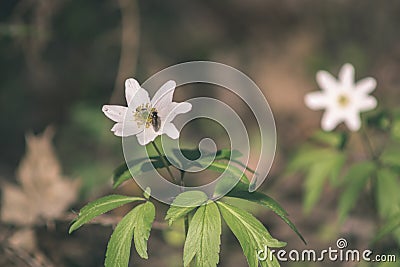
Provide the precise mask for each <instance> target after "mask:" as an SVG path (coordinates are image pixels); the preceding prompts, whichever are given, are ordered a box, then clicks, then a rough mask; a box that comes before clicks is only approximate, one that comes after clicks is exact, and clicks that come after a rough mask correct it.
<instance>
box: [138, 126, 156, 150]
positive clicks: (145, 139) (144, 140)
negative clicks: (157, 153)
mask: <svg viewBox="0 0 400 267" xmlns="http://www.w3.org/2000/svg"><path fill="white" fill-rule="evenodd" d="M158 135H159V134H158V133H156V132H154V130H153V128H151V127H150V128H145V129H144V131H142V132H141V133H139V134H138V135H136V137H137V140H138V142H139V144H140V145H142V146H145V145H147V144H148V143H150V142H151V141H154V139H156V137H157V136H158Z"/></svg>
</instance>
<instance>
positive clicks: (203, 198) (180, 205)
mask: <svg viewBox="0 0 400 267" xmlns="http://www.w3.org/2000/svg"><path fill="white" fill-rule="evenodd" d="M207 200H208V197H207V195H206V194H204V193H203V192H202V191H188V192H184V193H181V194H179V195H178V196H177V197H176V198H175V200H174V201H173V202H172V205H171V206H170V208H169V209H168V211H167V216H166V217H165V220H167V221H168V224H169V225H171V224H172V223H173V222H174V221H175V220H177V219H179V218H182V217H183V216H185V215H186V214H188V213H189V212H191V211H192V210H194V209H195V208H196V207H198V206H200V205H202V204H204V203H205V202H207Z"/></svg>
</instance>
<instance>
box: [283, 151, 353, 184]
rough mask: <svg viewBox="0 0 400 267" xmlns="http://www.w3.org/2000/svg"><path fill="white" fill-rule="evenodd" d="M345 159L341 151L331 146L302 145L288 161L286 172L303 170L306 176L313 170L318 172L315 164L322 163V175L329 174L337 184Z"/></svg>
mask: <svg viewBox="0 0 400 267" xmlns="http://www.w3.org/2000/svg"><path fill="white" fill-rule="evenodd" d="M345 161H346V155H345V154H344V153H343V152H342V151H338V150H336V149H332V148H320V147H314V146H304V147H303V148H302V149H300V150H299V151H298V152H297V153H296V155H295V157H294V158H293V159H292V160H291V161H290V163H289V166H288V169H287V173H288V174H290V173H294V172H304V173H306V176H313V175H312V174H313V173H314V172H319V170H318V169H319V167H315V166H316V165H321V164H322V165H324V166H325V168H326V171H325V174H324V176H329V177H330V179H331V182H332V183H333V184H334V185H337V184H338V177H339V174H340V171H341V169H342V166H343V164H344V163H345ZM306 179H307V178H306ZM314 179H316V178H314Z"/></svg>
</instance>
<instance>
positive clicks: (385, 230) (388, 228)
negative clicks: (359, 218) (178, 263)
mask: <svg viewBox="0 0 400 267" xmlns="http://www.w3.org/2000/svg"><path fill="white" fill-rule="evenodd" d="M399 227H400V212H399V213H397V214H395V215H393V216H392V217H391V218H390V219H389V220H388V221H387V222H386V223H385V225H384V226H383V227H382V228H381V229H380V230H379V232H378V233H377V234H376V236H375V238H374V240H373V241H372V243H375V242H377V241H378V240H380V239H382V238H383V237H384V236H386V235H388V234H390V233H392V232H393V231H394V230H396V229H397V228H399Z"/></svg>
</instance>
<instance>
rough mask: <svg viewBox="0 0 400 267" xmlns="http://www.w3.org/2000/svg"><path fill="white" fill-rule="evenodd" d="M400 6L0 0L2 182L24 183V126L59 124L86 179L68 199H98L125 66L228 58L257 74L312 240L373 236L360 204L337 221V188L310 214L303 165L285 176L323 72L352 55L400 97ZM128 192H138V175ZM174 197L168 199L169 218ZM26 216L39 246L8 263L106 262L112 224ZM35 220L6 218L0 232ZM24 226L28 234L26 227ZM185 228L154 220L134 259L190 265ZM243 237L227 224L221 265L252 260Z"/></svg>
mask: <svg viewBox="0 0 400 267" xmlns="http://www.w3.org/2000/svg"><path fill="white" fill-rule="evenodd" d="M399 14H400V2H399V1H395V0H391V1H390V0H389V1H372V0H354V1H345V0H336V1H317V0H305V1H295V0H283V1H262V0H249V1H239V0H231V1H227V0H222V1H212V0H204V1H183V0H181V1H160V0H158V1H156V0H146V1H145V0H143V1H133V0H132V1H131V0H118V1H117V0H114V1H113V0H104V1H103V0H100V1H98V0H96V1H95V0H87V1H76V0H59V1H53V0H21V1H11V0H2V1H1V3H0V51H1V57H0V58H1V60H0V110H1V112H0V122H1V124H0V136H1V138H0V147H1V153H0V179H1V182H2V183H3V182H6V183H12V184H14V185H17V182H16V181H18V179H19V178H18V175H17V174H16V173H17V168H18V164H19V163H20V161H21V159H22V158H23V155H24V154H25V152H26V149H27V147H26V139H25V135H26V133H28V132H33V133H40V132H43V131H44V130H45V128H46V127H47V126H48V125H53V127H54V129H55V136H54V140H53V141H54V151H55V154H56V155H57V157H58V159H59V164H60V166H61V168H62V173H63V174H64V175H65V176H68V177H72V179H75V180H79V181H80V187H79V188H80V189H79V192H78V193H77V196H76V198H75V200H74V201H71V202H68V203H69V206H70V207H72V208H74V209H75V210H77V209H79V208H80V207H82V205H83V204H84V203H86V202H87V201H88V200H90V199H93V198H95V197H97V196H100V195H104V194H106V193H109V192H111V186H110V175H111V172H112V170H113V168H114V167H115V166H116V164H118V163H120V162H123V155H122V149H121V146H120V139H119V138H116V137H114V136H113V135H112V134H111V132H109V129H110V128H111V125H112V123H111V122H110V121H109V120H108V119H106V118H105V117H104V116H103V114H102V113H101V106H102V105H103V104H106V103H110V102H111V103H119V104H122V103H124V96H123V93H124V90H123V82H124V80H125V78H127V77H135V78H137V79H138V81H140V82H143V81H144V80H146V79H147V78H148V77H149V76H151V75H152V74H154V73H156V72H157V71H159V70H162V69H163V68H165V67H168V66H170V65H174V64H176V63H181V62H185V61H190V60H211V61H217V62H221V63H225V64H228V65H231V66H233V67H235V68H237V69H239V70H241V71H243V72H244V73H246V74H247V75H248V76H249V77H250V78H252V79H253V80H254V81H255V82H256V83H257V84H258V86H259V87H260V88H261V89H262V90H263V92H264V94H265V96H266V97H267V99H268V101H269V103H270V105H271V108H272V111H273V113H274V115H275V119H276V124H277V132H278V148H277V150H278V151H277V157H276V161H275V164H274V166H273V169H272V172H271V178H270V179H269V180H267V181H266V183H265V186H264V187H265V190H266V191H267V192H268V193H269V194H271V195H272V196H273V197H275V198H276V199H277V200H279V201H281V202H282V204H283V206H284V207H285V208H286V209H287V210H288V211H289V213H290V214H291V218H292V219H293V221H294V222H295V223H296V224H297V225H298V227H299V229H300V231H301V232H302V233H303V234H304V235H305V237H306V239H307V240H308V241H309V245H308V246H307V248H321V247H322V248H326V247H328V246H329V245H332V244H334V242H335V241H336V239H329V237H330V238H332V236H331V235H329V233H330V232H337V231H338V232H341V233H346V236H349V237H350V239H351V240H350V242H351V244H352V245H353V246H354V247H360V248H362V247H364V246H365V245H366V244H365V242H366V240H368V238H370V236H368V231H369V229H370V227H371V225H370V223H369V222H368V221H365V220H364V219H363V217H362V216H361V217H359V216H354V217H352V218H350V220H349V223H347V224H346V225H345V226H344V227H343V228H341V229H334V230H332V229H331V228H334V226H332V225H331V224H330V222H331V221H332V220H333V218H334V217H335V213H334V209H335V205H336V202H335V196H334V194H333V193H332V192H330V191H329V190H328V191H327V192H326V198H324V200H323V201H322V202H321V203H320V205H319V207H318V208H317V209H316V210H315V212H313V213H312V214H311V215H307V216H306V215H303V214H302V213H301V194H302V192H301V190H300V188H301V181H302V180H301V177H291V178H285V177H283V176H281V173H282V171H283V170H284V167H285V164H286V162H287V160H288V158H289V157H290V156H291V153H293V150H294V149H295V147H296V146H298V145H299V144H301V142H303V141H304V140H305V138H306V137H307V136H309V135H310V134H311V133H312V132H313V131H314V130H315V129H317V127H318V126H319V119H320V115H321V114H320V113H318V112H312V111H309V110H307V109H306V108H305V106H304V104H303V96H304V94H305V93H306V92H309V91H312V90H317V85H316V83H315V81H314V74H315V72H316V71H317V70H319V69H325V70H328V71H330V72H332V73H333V74H334V75H337V72H338V69H339V67H340V66H341V65H342V64H343V63H345V62H350V63H352V64H353V65H354V66H355V68H356V76H357V77H358V78H360V77H364V76H370V75H371V76H374V77H376V78H377V80H378V88H377V90H376V91H375V92H374V95H376V96H377V97H378V99H379V102H380V103H381V104H385V105H388V106H392V107H395V106H396V105H398V103H399V100H398V99H399V97H400V93H399V92H400V91H399V89H398V88H400V78H399V77H400V75H399V73H400V35H399V31H398V29H399V28H400V19H399ZM39 154H40V153H39ZM58 174H59V173H58ZM66 179H67V180H68V179H69V178H66ZM269 183H270V184H269ZM3 184H4V183H3ZM269 185H270V186H269ZM2 187H3V186H2ZM74 188H75V187H74ZM73 190H75V189H73ZM122 191H123V192H124V193H126V194H129V193H132V194H139V193H140V191H139V190H138V189H137V188H136V187H135V186H134V185H130V186H127V187H124V188H123V189H122ZM62 193H63V192H59V194H62ZM330 193H331V194H330ZM8 208H10V207H8ZM2 209H4V205H3V207H2ZM165 209H166V207H165V206H163V205H160V207H159V209H158V213H159V214H158V215H157V219H158V220H161V219H162V218H163V216H164V212H165ZM256 212H257V214H258V217H259V218H260V219H261V220H262V221H263V222H264V223H266V225H267V226H269V229H270V230H271V232H272V234H273V235H274V236H276V237H277V238H279V239H281V240H284V241H288V242H289V247H298V248H304V246H303V245H302V243H301V242H300V240H299V239H298V238H297V237H296V236H295V234H294V233H293V232H291V230H290V229H289V228H288V227H287V226H286V225H284V224H283V222H281V221H279V220H278V219H277V218H275V217H276V216H275V215H272V213H270V212H266V211H256ZM28 226H29V227H28V228H29V229H33V232H31V234H32V235H33V236H34V239H35V242H33V243H34V244H35V245H33V249H34V250H33V251H34V252H31V253H29V250H28V254H27V255H25V254H24V255H25V256H21V257H22V258H24V257H25V258H26V259H31V262H30V263H29V261H28V263H26V261H27V260H25V261H24V260H19V259H18V253H22V254H23V253H24V252H23V251H25V250H22V252H21V251H20V252H18V251H19V250H18V249H15V248H10V247H9V246H5V245H4V246H3V247H2V249H1V250H0V252H1V253H2V255H1V256H0V257H1V258H2V259H3V261H2V260H0V265H1V266H40V265H33V264H36V263H35V262H34V261H33V260H32V258H37V257H39V258H40V257H41V258H45V261H47V262H48V264H53V265H54V266H87V267H90V266H101V265H102V262H103V257H104V253H105V248H106V242H107V239H108V237H109V235H110V233H111V227H110V226H101V225H90V226H86V227H85V228H83V229H81V230H80V231H78V232H77V233H74V234H73V235H72V236H69V235H67V228H68V218H67V219H65V220H57V221H56V222H55V225H53V226H52V227H49V225H47V226H46V225H44V224H40V223H38V224H31V225H28ZM26 227H27V226H26V225H24V226H19V225H18V224H17V223H16V224H15V225H13V223H9V222H8V223H4V224H2V225H1V228H0V242H2V243H1V244H5V243H6V242H8V241H7V240H9V239H8V238H9V236H10V235H13V234H14V233H15V232H16V231H17V230H18V231H20V229H21V228H24V229H25V228H26ZM177 235H178V234H177ZM171 236H172V237H171ZM324 236H325V237H326V236H328V238H325V239H324ZM337 237H338V236H337ZM27 238H28V235H24V234H22V239H27ZM179 238H180V237H179ZM179 238H178V239H179ZM175 239H176V238H175V237H173V235H166V233H164V232H163V231H162V230H157V229H156V230H153V232H152V235H151V238H150V245H149V251H150V252H149V255H150V259H149V260H148V261H144V260H140V259H138V256H137V255H136V254H135V253H136V252H133V254H132V266H145V265H147V266H180V260H181V250H182V247H181V246H182V244H181V243H179V242H175V243H177V246H173V245H172V243H174V241H173V240H175ZM230 241H231V242H230ZM235 242H236V241H234V237H233V236H232V235H231V234H230V233H229V232H228V231H226V232H225V233H224V235H223V237H222V252H221V264H220V265H221V266H238V267H239V266H246V265H245V259H244V256H243V255H242V253H241V251H240V247H239V244H238V243H235ZM17 247H18V246H17ZM14 250H16V251H14ZM36 252H38V253H36ZM39 252H40V253H39ZM16 255H17V256H16ZM32 255H33V256H32ZM37 255H39V256H37ZM32 262H33V263H32ZM39 262H40V261H39ZM24 264H25V265H24ZM29 264H31V265H29ZM50 266H52V265H50ZM282 266H289V265H287V264H286V263H283V264H282ZM291 266H292V265H291ZM293 266H311V265H310V264H308V263H306V264H304V265H301V263H294V264H293ZM315 266H322V265H318V264H316V265H315ZM332 266H335V265H334V264H333V265H332ZM336 266H338V265H336Z"/></svg>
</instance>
